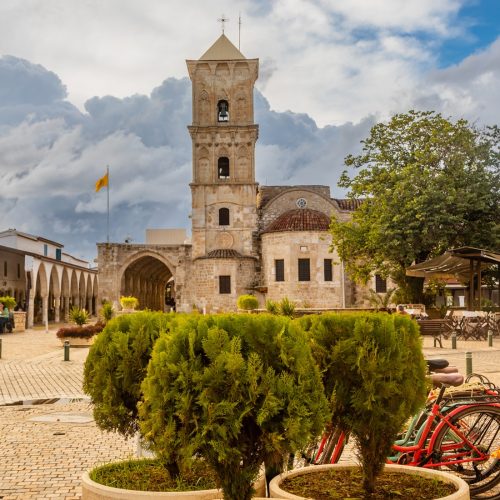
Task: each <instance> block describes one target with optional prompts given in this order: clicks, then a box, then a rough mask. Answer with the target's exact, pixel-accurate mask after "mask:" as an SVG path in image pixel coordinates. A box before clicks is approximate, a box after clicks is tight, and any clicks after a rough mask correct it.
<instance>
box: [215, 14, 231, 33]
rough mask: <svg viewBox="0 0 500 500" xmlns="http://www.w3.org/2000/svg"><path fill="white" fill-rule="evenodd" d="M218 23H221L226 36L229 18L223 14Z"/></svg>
mask: <svg viewBox="0 0 500 500" xmlns="http://www.w3.org/2000/svg"><path fill="white" fill-rule="evenodd" d="M217 21H219V23H221V26H222V34H224V23H227V22H228V21H229V18H227V17H226V16H225V15H224V14H222V17H220V18H219V19H217Z"/></svg>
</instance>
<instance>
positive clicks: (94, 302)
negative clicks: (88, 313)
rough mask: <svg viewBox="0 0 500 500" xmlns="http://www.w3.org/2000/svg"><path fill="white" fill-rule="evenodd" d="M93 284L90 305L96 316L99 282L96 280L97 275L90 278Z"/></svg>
mask: <svg viewBox="0 0 500 500" xmlns="http://www.w3.org/2000/svg"><path fill="white" fill-rule="evenodd" d="M92 281H93V282H94V286H93V287H92V305H93V309H94V313H95V314H97V312H98V311H97V297H99V280H98V279H97V274H94V277H93V278H92Z"/></svg>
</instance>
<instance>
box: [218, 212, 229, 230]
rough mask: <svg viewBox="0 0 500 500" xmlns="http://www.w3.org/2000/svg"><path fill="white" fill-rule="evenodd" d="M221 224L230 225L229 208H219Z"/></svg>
mask: <svg viewBox="0 0 500 500" xmlns="http://www.w3.org/2000/svg"><path fill="white" fill-rule="evenodd" d="M219 226H229V208H219Z"/></svg>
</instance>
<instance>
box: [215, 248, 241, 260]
mask: <svg viewBox="0 0 500 500" xmlns="http://www.w3.org/2000/svg"><path fill="white" fill-rule="evenodd" d="M241 256H242V255H241V254H240V253H239V252H237V251H236V250H231V249H230V248H218V249H217V250H212V251H211V252H208V255H207V257H208V258H209V259H237V258H238V257H241Z"/></svg>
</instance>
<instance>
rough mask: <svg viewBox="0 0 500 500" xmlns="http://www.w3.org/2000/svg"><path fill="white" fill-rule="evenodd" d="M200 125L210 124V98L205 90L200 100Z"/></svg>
mask: <svg viewBox="0 0 500 500" xmlns="http://www.w3.org/2000/svg"><path fill="white" fill-rule="evenodd" d="M198 106H199V108H198V109H199V122H200V125H208V123H209V122H210V98H209V96H208V92H207V91H206V90H205V89H203V90H202V91H201V93H200V98H199V100H198Z"/></svg>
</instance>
